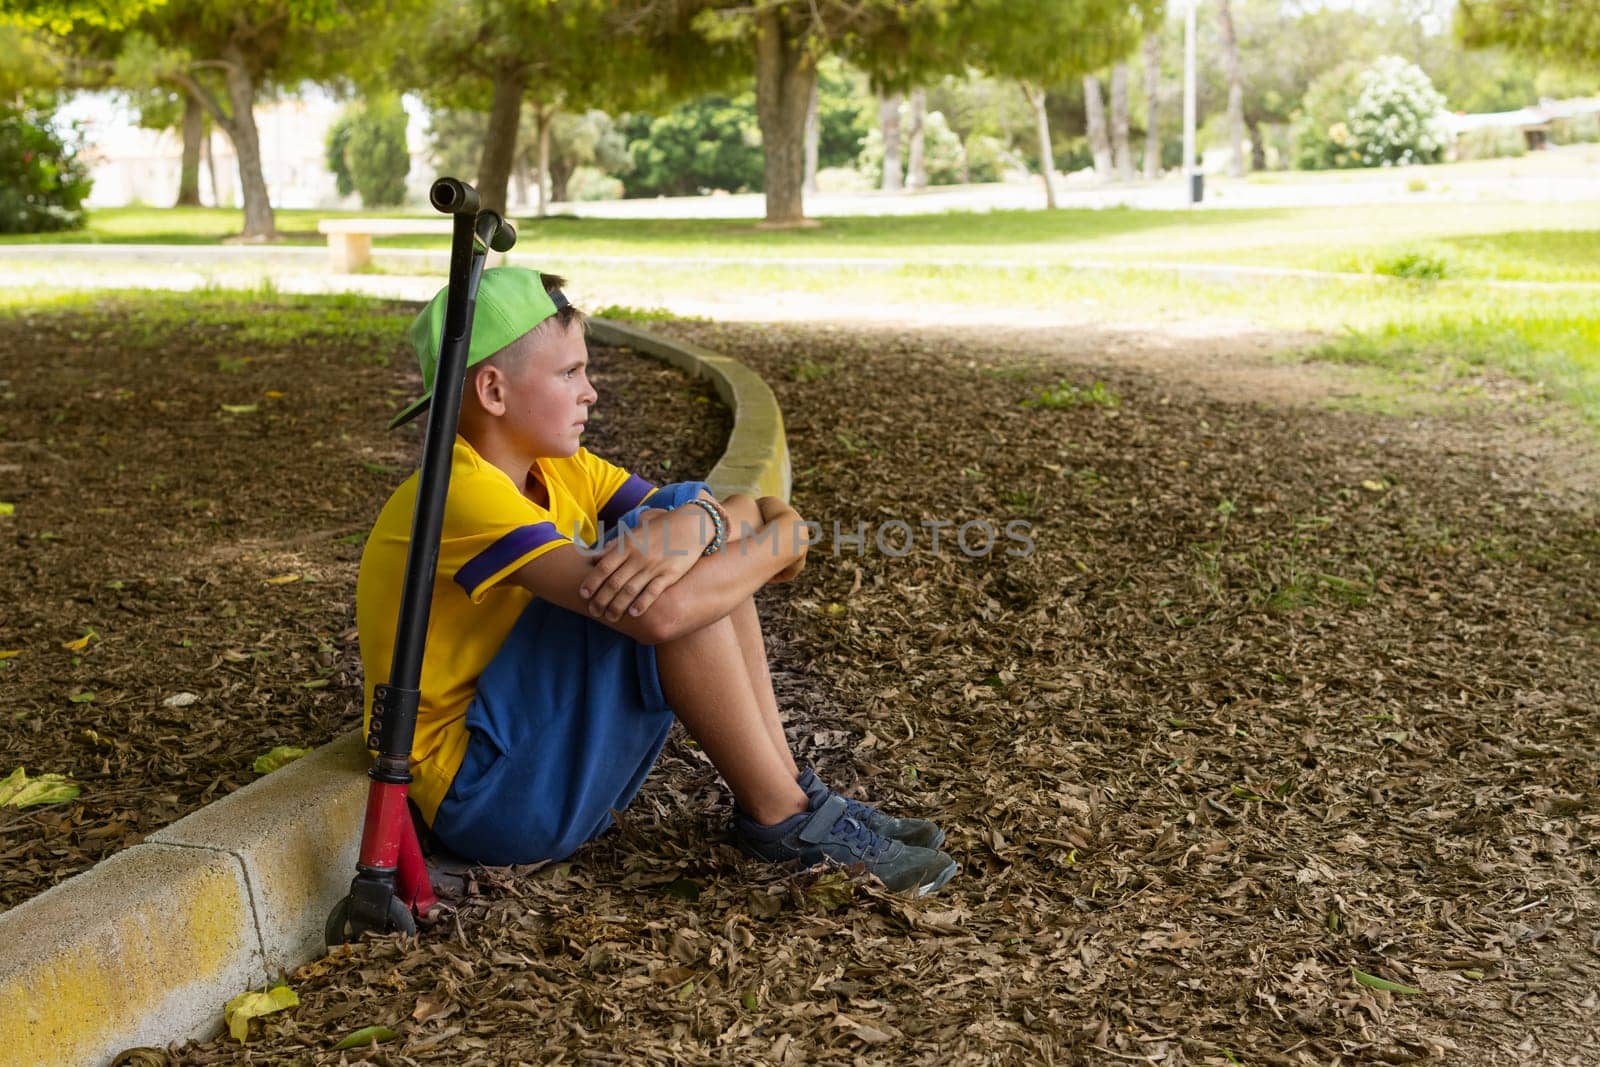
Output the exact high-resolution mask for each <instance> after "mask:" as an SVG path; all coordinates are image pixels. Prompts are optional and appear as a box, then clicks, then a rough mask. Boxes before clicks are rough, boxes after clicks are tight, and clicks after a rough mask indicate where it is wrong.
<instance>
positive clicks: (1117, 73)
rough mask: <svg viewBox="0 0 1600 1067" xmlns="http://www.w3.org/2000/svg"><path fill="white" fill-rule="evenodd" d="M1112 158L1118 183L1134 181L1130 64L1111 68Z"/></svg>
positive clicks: (1117, 64) (1121, 64)
mask: <svg viewBox="0 0 1600 1067" xmlns="http://www.w3.org/2000/svg"><path fill="white" fill-rule="evenodd" d="M1111 156H1112V159H1114V160H1115V161H1116V166H1117V181H1119V182H1131V181H1133V149H1132V148H1130V147H1128V64H1126V63H1114V64H1112V66H1111Z"/></svg>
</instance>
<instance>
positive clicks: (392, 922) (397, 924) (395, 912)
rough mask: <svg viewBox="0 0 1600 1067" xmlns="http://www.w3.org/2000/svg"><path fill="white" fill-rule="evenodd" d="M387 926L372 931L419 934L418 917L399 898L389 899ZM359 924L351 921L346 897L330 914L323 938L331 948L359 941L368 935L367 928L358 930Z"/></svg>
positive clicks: (323, 930)
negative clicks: (363, 935) (362, 936)
mask: <svg viewBox="0 0 1600 1067" xmlns="http://www.w3.org/2000/svg"><path fill="white" fill-rule="evenodd" d="M385 918H386V920H387V923H386V926H385V928H384V929H382V930H372V931H370V932H371V933H378V934H392V933H396V932H398V933H402V934H406V935H408V936H409V935H411V934H415V933H416V932H417V920H416V917H415V916H413V915H412V914H411V909H410V908H408V907H406V906H405V903H404V902H403V901H401V899H400V898H399V897H394V896H392V897H390V898H389V914H388V915H387V916H386V917H385ZM357 925H358V924H355V923H352V922H351V921H350V898H349V897H345V898H344V899H342V900H340V901H339V903H337V904H335V905H334V906H333V911H332V912H330V913H329V914H328V922H327V925H326V926H324V927H323V928H322V938H323V941H324V943H326V944H327V946H328V947H329V948H332V947H333V946H334V945H344V944H348V943H349V942H351V941H359V940H360V939H361V935H362V934H365V933H368V932H369V931H368V929H367V928H366V927H364V926H363V927H361V928H360V929H357V928H356V926H357Z"/></svg>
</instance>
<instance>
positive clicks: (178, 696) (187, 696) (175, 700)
mask: <svg viewBox="0 0 1600 1067" xmlns="http://www.w3.org/2000/svg"><path fill="white" fill-rule="evenodd" d="M199 699H200V698H199V697H198V696H196V695H195V694H193V693H173V694H172V695H171V696H169V697H168V698H167V699H165V700H163V701H162V702H161V706H162V707H164V708H186V707H188V706H189V705H190V704H193V703H194V702H195V701H197V700H199Z"/></svg>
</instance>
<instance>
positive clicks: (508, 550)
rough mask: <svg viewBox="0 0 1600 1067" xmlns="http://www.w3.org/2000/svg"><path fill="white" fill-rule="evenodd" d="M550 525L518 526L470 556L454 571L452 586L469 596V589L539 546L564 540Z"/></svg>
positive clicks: (542, 523) (550, 523) (470, 591)
mask: <svg viewBox="0 0 1600 1067" xmlns="http://www.w3.org/2000/svg"><path fill="white" fill-rule="evenodd" d="M565 540H567V538H565V537H563V536H562V535H561V531H559V530H557V529H556V524H555V523H553V522H536V523H533V524H532V525H531V526H519V527H517V528H516V529H515V530H512V531H511V532H510V533H508V534H506V535H505V536H504V537H502V538H500V540H498V541H496V542H495V543H494V544H492V545H490V546H489V547H488V548H486V549H484V550H483V551H482V552H479V553H478V554H477V555H476V556H473V557H472V558H471V559H469V560H467V562H465V563H463V564H462V565H461V569H460V570H458V571H456V584H457V585H459V586H460V587H461V588H462V589H465V590H466V591H467V595H468V596H471V595H472V592H473V590H475V589H477V588H478V586H480V585H482V584H483V583H484V582H485V581H487V580H489V579H490V578H492V577H494V576H495V575H496V574H498V573H499V572H501V571H503V570H505V569H506V567H508V566H510V565H511V564H513V563H515V562H516V561H517V560H519V559H521V558H522V557H523V556H525V555H527V554H528V553H529V552H532V551H533V550H534V549H536V548H538V547H539V546H541V545H547V544H549V543H550V542H551V541H565Z"/></svg>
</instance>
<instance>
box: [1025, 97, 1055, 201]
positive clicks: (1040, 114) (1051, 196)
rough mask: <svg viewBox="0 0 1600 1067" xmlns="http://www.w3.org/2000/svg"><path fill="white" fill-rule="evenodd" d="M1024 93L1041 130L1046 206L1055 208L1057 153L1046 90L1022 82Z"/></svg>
mask: <svg viewBox="0 0 1600 1067" xmlns="http://www.w3.org/2000/svg"><path fill="white" fill-rule="evenodd" d="M1021 85H1022V95H1023V96H1025V97H1027V98H1028V104H1029V106H1031V107H1032V108H1033V118H1034V123H1035V125H1036V127H1037V128H1038V131H1039V175H1040V176H1041V177H1042V178H1044V206H1045V207H1046V208H1047V209H1049V210H1051V211H1054V210H1055V206H1056V178H1055V172H1056V161H1055V153H1054V152H1053V151H1051V149H1050V116H1049V114H1047V113H1046V112H1045V109H1044V90H1043V89H1042V88H1036V87H1034V86H1032V85H1029V84H1028V83H1027V82H1022V83H1021Z"/></svg>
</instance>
